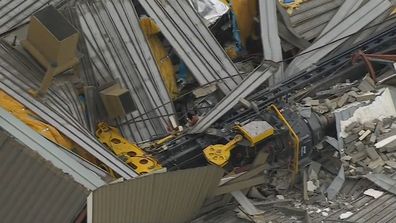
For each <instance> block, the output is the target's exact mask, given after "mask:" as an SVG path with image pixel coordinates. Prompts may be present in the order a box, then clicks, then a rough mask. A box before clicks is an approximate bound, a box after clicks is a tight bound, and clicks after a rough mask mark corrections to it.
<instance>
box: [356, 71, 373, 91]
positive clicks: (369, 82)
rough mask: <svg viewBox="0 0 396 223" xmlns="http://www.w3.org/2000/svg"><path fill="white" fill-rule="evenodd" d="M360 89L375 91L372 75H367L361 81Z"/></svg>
mask: <svg viewBox="0 0 396 223" xmlns="http://www.w3.org/2000/svg"><path fill="white" fill-rule="evenodd" d="M358 88H359V90H361V91H363V92H366V91H373V90H375V83H374V81H373V79H371V77H370V76H368V75H366V76H365V77H364V78H363V80H362V81H361V82H360V84H359V86H358Z"/></svg>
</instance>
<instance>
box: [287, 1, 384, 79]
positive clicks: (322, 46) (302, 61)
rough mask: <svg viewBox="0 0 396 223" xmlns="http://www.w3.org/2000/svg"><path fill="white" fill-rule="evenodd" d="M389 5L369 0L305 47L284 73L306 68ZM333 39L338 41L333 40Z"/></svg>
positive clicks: (291, 73) (294, 72)
mask: <svg viewBox="0 0 396 223" xmlns="http://www.w3.org/2000/svg"><path fill="white" fill-rule="evenodd" d="M389 7H391V3H390V2H389V1H388V0H381V1H369V2H368V3H366V4H365V5H364V6H362V7H361V8H360V9H358V10H357V11H355V12H354V13H353V14H352V15H350V16H349V17H348V18H346V19H345V20H344V21H342V22H341V23H339V24H338V25H337V26H336V27H334V28H333V30H332V31H331V32H328V33H327V34H325V35H323V36H322V37H321V38H319V39H318V40H317V41H316V42H315V43H313V44H312V45H311V46H310V47H308V48H307V49H305V50H304V51H303V52H302V53H301V55H299V56H298V57H297V58H295V59H294V60H293V61H292V62H291V63H290V64H289V67H288V68H287V69H286V71H285V72H286V74H287V75H288V76H289V77H290V76H293V75H294V74H297V72H299V71H301V70H304V69H307V68H308V67H309V66H311V65H313V64H314V63H316V62H318V61H319V60H320V59H322V58H323V57H325V56H326V55H327V54H328V53H330V52H331V51H332V50H334V49H335V48H336V47H338V46H339V45H340V44H342V43H343V42H344V41H345V40H346V38H344V37H347V36H348V35H351V34H353V33H355V32H357V31H359V30H360V29H362V28H363V27H364V26H365V25H367V24H368V23H370V22H371V21H372V20H374V19H375V18H377V17H378V16H379V15H381V14H382V13H383V12H385V11H386V10H387V9H388V8H389ZM342 38H344V39H342ZM335 40H338V41H336V42H333V41H335Z"/></svg>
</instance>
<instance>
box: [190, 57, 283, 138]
mask: <svg viewBox="0 0 396 223" xmlns="http://www.w3.org/2000/svg"><path fill="white" fill-rule="evenodd" d="M267 66H268V65H264V64H261V65H260V66H259V67H258V68H256V69H255V70H254V71H253V72H251V73H250V74H249V75H248V76H247V77H246V78H245V79H244V80H243V81H242V83H241V84H240V85H238V87H237V88H236V89H234V90H233V91H232V92H231V93H230V94H228V95H226V96H225V97H224V98H223V99H222V100H221V101H220V102H219V103H217V104H216V106H215V107H214V108H213V109H212V110H210V111H209V113H208V114H206V115H205V117H203V118H202V119H201V120H199V121H198V123H197V124H196V125H195V126H194V127H193V128H192V129H190V131H189V133H192V134H194V133H201V132H204V131H205V130H206V129H207V128H209V127H210V126H211V125H212V124H213V123H215V122H216V121H217V120H218V119H219V118H221V117H222V116H223V115H225V114H226V113H227V112H228V111H230V110H231V109H232V108H233V107H234V106H235V105H236V104H238V102H239V100H240V99H241V98H245V97H246V96H248V95H249V94H250V93H252V92H253V91H254V90H255V89H256V88H257V87H259V86H260V85H261V84H263V83H264V82H265V81H266V80H268V78H270V77H271V76H272V75H273V74H274V73H275V72H276V71H277V69H278V68H277V69H274V67H270V68H268V67H267Z"/></svg>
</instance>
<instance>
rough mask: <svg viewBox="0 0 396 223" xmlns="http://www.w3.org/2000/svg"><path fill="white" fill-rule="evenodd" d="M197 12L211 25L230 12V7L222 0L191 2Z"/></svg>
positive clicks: (195, 0)
mask: <svg viewBox="0 0 396 223" xmlns="http://www.w3.org/2000/svg"><path fill="white" fill-rule="evenodd" d="M189 1H190V4H191V5H192V6H193V7H194V8H195V10H197V12H198V13H199V14H200V15H201V16H202V18H204V19H206V20H207V21H208V22H209V24H213V23H214V22H216V21H217V20H218V19H219V18H220V17H221V16H223V15H224V14H226V13H227V12H228V10H229V8H228V6H227V5H226V4H225V3H224V2H223V1H221V0H189Z"/></svg>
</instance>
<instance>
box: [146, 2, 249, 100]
mask: <svg viewBox="0 0 396 223" xmlns="http://www.w3.org/2000/svg"><path fill="white" fill-rule="evenodd" d="M140 3H141V4H142V6H143V8H144V9H145V10H146V12H147V13H148V14H149V15H150V16H151V17H152V18H153V19H154V20H155V22H156V23H157V24H158V26H159V27H160V29H161V32H162V33H163V34H164V36H165V37H166V39H167V40H168V41H169V42H170V44H171V45H172V47H173V48H174V49H175V51H176V52H177V53H178V55H179V56H180V58H181V59H182V60H183V61H184V62H185V63H186V65H187V67H188V68H189V70H190V71H191V73H192V74H193V75H194V77H195V78H196V80H197V81H198V83H199V84H200V85H206V84H208V83H211V82H216V81H218V82H219V86H220V89H221V90H222V91H223V92H224V93H225V94H227V93H228V92H230V91H231V90H232V89H234V88H235V87H236V86H237V85H238V83H239V82H240V81H241V80H242V79H241V77H240V76H238V73H239V72H238V70H237V69H236V67H235V66H234V64H233V62H232V61H231V60H230V58H229V57H228V56H227V54H226V53H225V52H224V50H223V49H222V47H221V46H220V44H219V43H218V42H217V40H216V39H215V38H214V36H213V35H212V33H211V31H210V30H209V29H208V28H207V27H206V25H205V23H204V22H203V20H202V18H201V17H200V16H199V15H198V14H197V12H196V11H195V10H194V9H193V7H192V6H191V5H190V4H189V3H188V1H185V0H172V1H161V0H141V1H140Z"/></svg>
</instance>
